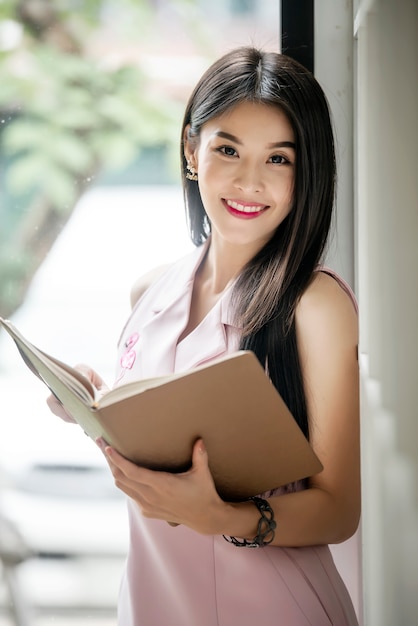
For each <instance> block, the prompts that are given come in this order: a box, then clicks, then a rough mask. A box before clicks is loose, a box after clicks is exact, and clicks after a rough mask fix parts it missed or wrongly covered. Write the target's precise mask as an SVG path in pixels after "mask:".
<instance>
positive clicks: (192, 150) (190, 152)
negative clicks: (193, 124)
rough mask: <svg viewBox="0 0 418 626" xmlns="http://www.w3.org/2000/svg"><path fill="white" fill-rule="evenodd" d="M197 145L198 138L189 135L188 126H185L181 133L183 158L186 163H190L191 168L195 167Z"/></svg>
mask: <svg viewBox="0 0 418 626" xmlns="http://www.w3.org/2000/svg"><path fill="white" fill-rule="evenodd" d="M198 145H199V141H198V137H194V136H193V135H190V124H187V126H186V127H185V129H184V133H183V146H184V156H185V158H186V161H187V162H188V163H190V165H193V167H197V148H198Z"/></svg>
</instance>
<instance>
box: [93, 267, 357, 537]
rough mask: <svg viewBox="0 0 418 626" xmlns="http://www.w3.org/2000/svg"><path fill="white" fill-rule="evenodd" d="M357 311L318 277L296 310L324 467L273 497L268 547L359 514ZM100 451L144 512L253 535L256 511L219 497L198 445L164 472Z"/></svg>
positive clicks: (331, 533) (315, 440) (335, 528)
mask: <svg viewBox="0 0 418 626" xmlns="http://www.w3.org/2000/svg"><path fill="white" fill-rule="evenodd" d="M357 326H358V324H357V316H356V313H355V311H354V308H353V305H352V302H351V301H350V299H349V297H348V296H347V294H345V292H344V291H343V290H342V289H341V288H340V286H339V285H338V284H337V283H336V281H335V280H334V279H333V278H331V277H329V276H327V275H324V274H318V275H317V276H316V277H315V279H314V280H313V282H312V283H311V285H310V286H309V288H308V289H307V291H306V293H305V294H304V295H303V297H302V299H301V301H300V303H299V305H298V308H297V312H296V332H297V341H298V348H299V354H300V361H301V367H302V372H303V377H304V381H305V388H306V394H307V404H308V412H309V418H310V424H311V443H312V446H313V448H314V449H315V451H316V453H317V454H318V456H319V458H320V459H321V461H322V463H323V466H324V469H323V471H322V472H321V473H320V474H318V475H317V476H314V477H313V478H312V479H311V480H310V484H309V488H308V489H306V490H305V491H301V492H298V493H293V494H288V495H283V496H277V497H272V498H270V499H269V503H270V506H271V507H272V508H273V510H274V512H275V518H276V521H277V530H276V535H275V538H274V541H273V545H281V546H303V545H315V544H324V543H338V542H340V541H344V540H345V539H347V538H348V537H349V536H351V535H352V534H353V533H354V532H355V530H356V527H357V524H358V520H359V511H360V461H359V456H360V452H359V379H358V362H357V344H358V329H357ZM105 452H106V454H107V458H108V461H109V464H110V467H111V469H112V472H113V474H114V477H115V481H116V484H117V486H118V487H120V488H121V489H122V490H123V491H125V493H127V494H128V495H129V496H131V497H132V498H133V499H134V500H135V501H136V502H137V503H138V505H139V506H140V507H141V509H142V512H143V514H144V515H145V516H146V517H153V518H158V519H164V520H167V521H172V522H176V523H180V524H185V525H187V526H189V527H191V528H193V529H195V530H196V531H197V532H201V533H205V534H225V535H232V536H235V537H246V538H248V539H252V538H253V537H254V535H255V534H256V528H257V523H258V519H259V513H258V511H257V509H256V508H255V506H254V505H253V504H252V503H250V502H245V503H239V504H232V503H225V502H223V501H222V500H221V499H220V498H219V496H218V494H217V493H216V490H215V488H214V485H213V481H212V477H211V475H210V472H209V469H208V465H207V454H206V452H205V449H204V446H203V445H202V442H198V443H197V444H196V446H195V449H194V451H193V466H192V469H191V470H190V471H189V472H186V473H184V474H181V475H171V474H166V473H164V472H161V473H158V472H157V473H156V472H151V471H149V470H146V469H144V468H139V467H136V466H135V465H134V464H132V463H130V462H129V461H127V460H126V459H123V457H121V456H120V455H118V454H117V452H116V451H114V450H113V449H111V448H109V447H106V448H105Z"/></svg>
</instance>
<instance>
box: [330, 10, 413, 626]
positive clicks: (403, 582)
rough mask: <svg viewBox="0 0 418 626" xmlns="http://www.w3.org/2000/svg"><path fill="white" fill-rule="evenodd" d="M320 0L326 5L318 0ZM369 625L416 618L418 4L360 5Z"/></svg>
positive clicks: (359, 205)
mask: <svg viewBox="0 0 418 626" xmlns="http://www.w3.org/2000/svg"><path fill="white" fill-rule="evenodd" d="M319 3H320V2H319ZM354 35H355V38H356V39H355V52H356V72H355V75H356V83H355V85H356V97H355V106H354V110H355V119H356V133H355V140H356V146H355V161H356V167H355V180H356V239H357V255H356V257H357V258H356V283H357V286H358V289H357V290H358V296H359V301H360V330H361V343H360V348H361V352H362V353H363V354H362V463H363V539H364V546H363V559H364V572H363V574H364V598H365V603H364V605H365V624H366V625H367V626H413V625H414V624H418V489H417V486H416V483H417V478H418V454H417V451H418V419H417V417H418V416H417V412H418V393H417V390H418V385H417V383H418V380H417V372H418V329H417V320H418V315H417V311H418V306H417V305H418V246H417V235H418V171H417V163H418V130H417V129H418V125H417V117H418V84H417V77H418V47H417V39H418V3H417V2H416V0H397V1H394V0H367V1H360V2H358V3H356V5H355V12H354Z"/></svg>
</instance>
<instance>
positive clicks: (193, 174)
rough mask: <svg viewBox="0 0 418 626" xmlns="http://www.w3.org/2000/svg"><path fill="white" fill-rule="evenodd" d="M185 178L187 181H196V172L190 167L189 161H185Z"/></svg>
mask: <svg viewBox="0 0 418 626" xmlns="http://www.w3.org/2000/svg"><path fill="white" fill-rule="evenodd" d="M186 178H188V179H189V180H197V172H196V170H195V168H194V167H193V165H190V161H187V172H186Z"/></svg>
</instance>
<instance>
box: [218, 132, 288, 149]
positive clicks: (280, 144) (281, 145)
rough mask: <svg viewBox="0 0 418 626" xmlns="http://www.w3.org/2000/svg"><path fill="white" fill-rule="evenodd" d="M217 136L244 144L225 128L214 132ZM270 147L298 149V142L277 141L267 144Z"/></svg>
mask: <svg viewBox="0 0 418 626" xmlns="http://www.w3.org/2000/svg"><path fill="white" fill-rule="evenodd" d="M214 134H215V135H216V137H222V138H223V139H228V140H229V141H233V142H234V143H237V144H238V145H240V146H242V141H240V140H239V139H238V137H235V135H231V133H226V132H225V131H223V130H218V131H216V132H215V133H214ZM267 147H268V148H269V149H271V148H292V150H296V144H295V143H294V142H293V141H276V142H274V143H269V144H268V146H267Z"/></svg>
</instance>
